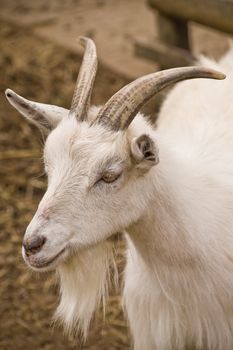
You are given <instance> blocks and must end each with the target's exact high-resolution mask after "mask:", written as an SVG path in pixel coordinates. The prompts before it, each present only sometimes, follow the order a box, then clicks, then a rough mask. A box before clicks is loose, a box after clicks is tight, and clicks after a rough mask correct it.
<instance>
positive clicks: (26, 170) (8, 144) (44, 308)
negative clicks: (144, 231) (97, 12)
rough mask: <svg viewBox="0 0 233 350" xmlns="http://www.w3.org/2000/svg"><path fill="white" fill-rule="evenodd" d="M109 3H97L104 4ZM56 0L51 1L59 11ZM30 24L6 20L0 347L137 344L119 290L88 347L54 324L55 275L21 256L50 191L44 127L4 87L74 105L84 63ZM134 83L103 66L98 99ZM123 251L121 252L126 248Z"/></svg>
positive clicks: (0, 132) (0, 147)
mask: <svg viewBox="0 0 233 350" xmlns="http://www.w3.org/2000/svg"><path fill="white" fill-rule="evenodd" d="M105 2H106V1H105ZM105 2H104V1H101V0H99V1H97V0H96V1H93V3H95V4H97V5H96V6H97V7H98V8H99V7H101V6H103V4H104V3H105ZM111 2H112V3H113V1H111ZM19 3H20V2H17V5H16V2H15V1H8V0H7V1H5V0H1V5H4V6H3V7H4V8H5V9H6V8H7V6H8V5H9V7H10V6H11V8H12V13H14V14H17V13H18V12H17V11H19V7H17V6H19ZM21 3H24V4H25V3H27V2H26V1H25V0H24V1H22V0H21ZM36 3H37V4H38V3H40V6H41V9H40V8H39V9H38V8H37V9H36V10H35V11H38V12H39V11H42V10H46V3H47V1H41V2H36ZM56 3H57V1H55V0H54V1H51V4H53V5H51V6H54V11H55V12H56ZM72 3H75V1H73V2H72V0H70V1H64V11H65V10H67V9H66V6H68V5H69V6H70V4H72ZM88 3H90V1H88ZM60 4H61V3H60ZM82 4H83V5H82V6H84V1H82ZM131 4H132V2H131ZM27 11H28V10H27V6H26V7H23V6H21V14H22V13H23V14H27V13H28V12H27ZM121 11H122V10H121ZM93 16H94V15H93ZM25 21H26V19H25ZM150 21H151V19H150ZM59 23H60V22H59ZM63 25H65V24H64V23H63ZM28 28H29V27H24V26H21V27H20V26H16V25H13V24H12V23H11V24H9V23H8V24H7V23H6V22H1V23H0V42H1V52H0V72H1V79H0V106H1V110H0V192H1V195H0V350H32V349H33V350H34V349H35V350H42V349H43V350H53V349H56V350H62V349H63V350H64V349H66V350H69V349H89V350H97V349H101V350H105V349H106V350H118V349H129V343H130V342H129V334H128V329H127V325H126V322H125V320H124V317H123V314H122V311H121V308H120V297H119V290H118V291H115V292H113V293H112V295H111V297H110V300H109V303H108V306H107V309H106V319H105V321H104V320H103V318H102V313H101V312H99V313H98V314H97V316H96V320H95V322H94V324H93V327H92V330H91V333H90V336H89V338H88V342H87V343H86V344H85V345H83V344H82V343H81V341H80V339H77V338H72V337H67V336H64V335H63V332H62V329H59V328H58V327H51V319H52V315H53V312H54V310H55V308H56V304H57V301H58V288H57V286H56V279H55V276H54V275H53V274H48V275H46V276H41V275H39V276H38V275H35V274H32V273H31V272H30V271H29V270H28V269H27V268H26V266H25V264H24V263H23V261H22V258H21V243H22V238H23V234H24V231H25V228H26V226H27V224H28V223H29V221H30V219H31V218H32V216H33V213H34V212H35V209H36V207H37V204H38V203H39V201H40V198H41V197H42V195H43V193H44V191H45V189H46V179H45V177H44V175H43V166H42V161H41V155H42V140H41V137H40V134H39V132H38V131H37V129H36V128H34V127H33V126H31V125H29V124H27V123H26V122H25V121H24V120H23V118H22V117H21V116H20V115H19V114H18V113H17V112H16V111H15V110H14V109H12V107H11V106H10V105H9V104H8V103H7V101H6V99H5V96H4V94H3V91H4V90H5V89H6V88H7V87H10V88H12V89H14V90H15V91H17V92H19V93H20V94H22V95H24V96H25V97H27V98H29V99H34V100H36V101H38V102H45V103H46V102H48V103H53V104H57V105H61V106H64V107H67V108H69V106H70V101H71V96H72V92H73V88H74V83H75V80H76V77H77V72H78V68H79V64H80V58H79V59H78V58H77V55H76V54H75V53H74V52H73V51H72V50H71V51H69V50H67V49H66V48H65V47H63V45H58V43H56V44H54V43H53V41H51V40H48V38H47V37H46V35H34V33H32V32H31V31H30V30H29V29H28ZM86 30H87V31H88V29H86ZM102 30H104V29H103V28H102ZM196 33H199V38H202V39H200V40H198V38H197V35H194V37H193V38H194V39H193V40H194V44H195V45H196V43H199V44H200V45H199V46H200V47H203V48H204V47H205V46H206V45H205V44H206V38H210V37H209V36H208V35H209V34H206V32H204V33H203V30H202V28H197V29H196ZM37 34H38V33H37ZM81 34H82V33H81ZM89 34H91V32H90V33H89ZM110 34H111V33H110ZM110 34H109V35H110ZM126 34H127V33H126ZM127 35H128V34H127ZM127 35H125V36H121V37H118V36H116V37H117V39H116V41H119V40H123V39H125V40H127V38H128V36H127ZM206 35H207V37H206ZM211 35H212V34H211ZM213 35H214V38H215V39H214V40H212V41H211V40H210V41H209V42H208V45H209V47H210V52H213V53H216V56H218V55H219V53H220V52H222V51H224V50H225V48H226V40H225V41H221V42H219V45H217V46H216V44H215V43H216V35H215V34H213ZM218 35H219V34H217V38H219V37H218ZM110 36H111V35H110ZM97 37H98V35H97ZM220 37H221V36H220ZM122 47H123V48H124V45H123V46H122ZM103 49H104V46H103ZM211 50H212V51H211ZM109 54H110V53H109ZM119 62H120V61H119ZM119 62H118V65H119ZM103 63H104V62H103ZM137 67H140V69H142V70H143V69H147V68H146V66H145V65H144V63H143V64H141V63H139V62H137V63H135V66H134V69H136V68H137ZM147 67H150V65H149V66H147ZM126 82H128V80H127V78H126V77H125V78H124V77H123V74H122V75H116V74H114V73H113V71H112V70H111V69H109V65H108V64H106V65H104V64H102V65H100V68H99V71H98V75H97V79H96V84H95V89H94V94H93V103H95V104H101V103H103V102H105V101H106V100H107V99H108V98H109V97H110V96H111V95H112V94H113V93H114V92H115V91H116V90H118V89H119V88H120V87H121V86H123V85H124V84H125V83H126ZM119 252H120V253H119V256H120V258H121V257H122V254H123V253H122V247H121V246H120V249H119ZM120 258H119V259H120Z"/></svg>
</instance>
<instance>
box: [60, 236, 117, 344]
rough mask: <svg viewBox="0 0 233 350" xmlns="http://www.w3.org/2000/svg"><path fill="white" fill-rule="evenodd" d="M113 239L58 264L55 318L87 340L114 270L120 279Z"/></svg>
mask: <svg viewBox="0 0 233 350" xmlns="http://www.w3.org/2000/svg"><path fill="white" fill-rule="evenodd" d="M113 247H114V246H113V243H112V242H109V241H105V242H102V243H99V244H98V245H96V246H93V247H91V248H88V249H87V250H84V251H82V252H79V253H78V254H77V255H74V256H73V257H72V258H71V259H69V261H68V262H66V263H64V264H62V265H61V266H60V267H59V268H58V270H57V271H58V275H59V279H60V303H59V305H58V308H57V310H56V313H55V316H54V319H55V322H56V321H60V322H62V323H63V325H64V329H65V331H66V332H67V333H68V334H70V333H72V334H73V333H75V334H77V333H80V334H81V335H82V337H83V340H84V341H85V340H86V338H87V333H88V330H89V327H90V323H91V320H92V317H93V315H94V312H95V310H96V309H97V308H98V307H99V306H100V305H101V304H102V303H103V310H105V307H104V306H105V300H106V298H107V296H108V286H109V282H110V277H111V272H112V271H113V272H114V281H115V282H117V269H116V264H115V259H114V251H113Z"/></svg>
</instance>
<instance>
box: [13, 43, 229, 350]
mask: <svg viewBox="0 0 233 350" xmlns="http://www.w3.org/2000/svg"><path fill="white" fill-rule="evenodd" d="M82 42H83V43H85V47H86V49H85V54H84V59H83V63H82V67H81V69H80V73H79V77H78V80H77V85H76V89H75V93H74V97H73V101H72V106H71V110H70V111H68V110H66V109H64V108H61V107H55V106H49V105H44V104H40V103H35V102H31V101H28V100H26V99H24V98H23V97H21V96H19V95H17V94H16V93H14V92H13V91H11V90H7V91H6V96H7V98H8V100H9V102H10V103H11V104H12V105H13V106H14V107H15V108H16V109H17V110H18V111H19V112H20V113H22V114H23V115H24V116H25V117H26V118H27V119H29V121H31V122H33V123H34V124H36V125H37V126H38V127H39V128H40V129H42V130H43V132H45V133H47V134H49V135H48V137H47V140H46V143H45V149H44V161H45V169H46V172H47V174H48V189H47V191H46V193H45V195H44V197H43V199H42V200H41V202H40V204H39V207H38V210H37V212H36V214H35V216H34V217H33V219H32V221H31V223H30V225H29V226H28V228H27V231H26V234H25V238H24V242H23V257H24V259H25V261H26V263H27V264H28V265H29V266H30V267H32V268H33V269H35V270H37V271H44V270H48V269H51V268H56V269H57V270H58V272H59V275H60V283H61V301H60V305H59V307H58V310H57V315H58V317H61V318H62V320H63V321H64V322H65V325H66V328H67V329H68V330H70V329H72V328H76V329H77V328H78V329H81V330H82V331H83V334H84V336H86V334H87V330H88V326H89V323H90V320H91V317H92V314H93V312H94V310H95V308H96V307H97V306H98V304H99V302H100V301H101V298H102V297H103V296H104V295H105V294H106V292H107V289H106V281H107V280H108V277H109V264H110V263H111V260H112V250H111V243H110V242H109V240H108V238H109V237H110V236H111V235H112V234H114V233H115V232H118V231H122V230H126V231H127V243H128V253H127V265H126V271H125V287H124V303H125V307H126V311H127V315H128V318H129V323H130V328H131V331H132V334H133V338H134V347H135V349H136V350H155V349H159V350H174V349H179V350H180V349H186V348H190V347H193V348H195V349H206V350H207V349H208V350H217V349H218V350H232V349H233V215H232V213H233V89H232V83H233V77H232V75H231V76H230V74H232V72H233V54H232V52H230V53H229V54H228V55H227V56H226V57H224V58H223V59H222V60H221V61H220V62H219V64H215V63H213V62H212V61H208V60H203V61H202V64H203V65H204V66H206V65H207V63H208V64H209V65H210V66H211V67H212V68H217V69H222V70H223V71H225V72H226V73H227V74H228V73H229V75H228V78H227V79H226V80H225V81H223V82H214V81H210V80H208V81H207V80H202V79H200V80H195V81H192V82H191V81H188V82H183V83H180V84H178V85H177V86H176V87H175V88H174V89H173V90H172V91H171V93H170V94H169V95H168V97H167V99H166V100H165V102H164V104H163V107H162V110H161V113H160V117H159V122H158V128H157V129H156V130H154V129H153V127H152V126H151V125H149V124H148V123H147V122H146V120H145V118H144V117H143V116H142V115H141V114H139V113H138V111H139V109H140V107H141V106H142V105H143V104H144V103H145V102H146V101H147V100H148V99H149V98H150V97H152V96H153V95H154V94H156V93H157V92H158V91H159V90H161V89H162V88H164V87H166V86H167V85H169V84H171V83H174V82H177V81H179V80H184V79H188V78H198V77H199V78H201V77H202V78H204V77H205V78H208V77H209V78H216V79H222V78H224V75H223V74H221V73H218V72H216V71H213V70H210V69H207V68H200V67H189V68H176V69H171V70H167V71H163V72H159V73H154V74H150V75H148V76H145V77H142V78H139V79H137V80H136V81H134V82H132V83H131V84H129V85H127V86H126V87H124V88H123V89H121V90H120V91H118V92H117V93H116V94H115V95H114V96H113V97H112V98H111V99H110V100H109V101H108V102H107V103H106V104H105V105H104V106H103V107H102V108H96V107H93V108H91V109H89V102H90V95H91V92H92V87H93V82H94V79H95V74H96V69H97V58H96V50H95V45H94V43H93V42H92V41H91V40H90V39H86V38H82ZM158 154H159V156H158Z"/></svg>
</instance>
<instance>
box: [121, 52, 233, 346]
mask: <svg viewBox="0 0 233 350" xmlns="http://www.w3.org/2000/svg"><path fill="white" fill-rule="evenodd" d="M202 63H203V64H208V66H212V67H215V68H218V69H220V70H222V71H224V72H225V73H226V74H227V79H226V80H225V81H224V82H223V83H222V84H220V85H219V84H217V83H216V82H212V81H207V80H205V81H203V80H195V81H185V82H182V83H179V84H178V85H177V86H176V87H175V88H173V90H172V91H171V92H170V94H169V95H168V96H167V98H166V100H165V102H164V104H163V106H162V109H161V112H160V115H159V120H158V128H157V130H156V131H152V130H150V135H153V136H154V137H153V138H154V139H155V140H156V141H157V143H158V144H159V158H160V162H159V164H158V165H157V167H156V169H153V170H151V178H150V179H148V182H149V183H148V187H150V188H151V184H152V183H153V185H154V186H153V189H151V191H153V199H152V200H151V202H150V205H149V206H148V207H147V208H146V210H145V213H144V215H143V217H142V218H141V219H140V220H139V221H137V222H136V223H134V224H132V225H131V226H130V227H129V228H128V229H127V231H128V254H127V266H126V272H125V288H124V302H125V306H126V310H127V314H128V317H129V322H130V326H131V330H132V333H133V335H134V340H135V349H137V350H140V349H147V350H152V349H159V350H170V349H171V350H174V349H179V350H180V349H186V348H187V347H188V348H189V347H190V348H195V349H209V350H217V349H224V350H230V349H233V277H232V271H233V215H232V212H233V103H232V101H233V89H232V85H233V50H231V51H230V52H229V53H228V54H227V55H226V56H225V57H224V58H223V59H222V60H221V61H220V62H219V63H218V64H215V63H213V62H211V61H209V60H207V59H202ZM143 122H144V120H143V121H141V120H137V119H135V121H134V122H133V123H132V129H133V130H132V132H133V133H135V134H137V133H138V132H141V131H142V128H143ZM144 123H145V122H144ZM145 132H148V131H147V130H145ZM138 200H140V196H139V197H138Z"/></svg>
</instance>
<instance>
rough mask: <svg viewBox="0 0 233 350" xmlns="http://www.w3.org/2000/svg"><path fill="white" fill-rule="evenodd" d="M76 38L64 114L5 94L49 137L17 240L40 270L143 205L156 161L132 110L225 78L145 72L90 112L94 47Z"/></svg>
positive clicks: (116, 227)
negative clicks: (34, 203)
mask: <svg viewBox="0 0 233 350" xmlns="http://www.w3.org/2000/svg"><path fill="white" fill-rule="evenodd" d="M81 41H82V43H84V44H85V54H84V60H83V63H82V66H81V69H80V72H79V76H78V79H77V84H76V88H75V92H74V97H73V101H72V105H71V109H70V111H68V110H66V109H64V108H60V107H56V106H49V105H44V104H40V103H35V102H31V101H29V100H26V99H24V98H23V97H21V96H19V95H17V94H16V93H14V92H13V91H11V90H7V91H6V96H7V98H8V100H9V102H10V103H11V104H12V105H13V106H14V107H15V108H16V109H17V110H18V111H19V112H21V113H22V114H23V115H24V116H25V117H26V118H27V119H28V120H29V121H31V122H32V123H34V124H36V125H37V126H38V127H39V128H40V129H41V130H42V132H43V133H46V134H47V135H48V137H47V140H46V143H45V150H44V161H45V168H46V172H47V174H48V189H47V191H46V193H45V195H44V197H43V199H42V200H41V203H40V205H39V207H38V210H37V212H36V214H35V216H34V217H33V219H32V221H31V223H30V225H29V226H28V228H27V231H26V234H25V238H24V242H23V257H24V259H25V261H26V262H27V263H28V264H29V266H31V267H32V268H34V269H37V270H40V271H41V270H47V269H50V268H54V267H56V266H57V265H58V264H59V263H60V262H62V261H63V260H64V259H67V258H68V256H70V255H71V254H72V253H73V252H75V251H76V250H79V249H84V248H86V247H88V246H90V245H94V244H96V243H98V242H100V241H102V240H104V239H106V238H108V237H110V236H111V235H112V234H113V233H115V232H117V231H120V230H122V229H123V228H126V227H127V226H128V225H129V224H130V223H132V222H134V221H135V220H137V219H138V218H139V217H140V215H141V214H142V213H143V211H144V210H145V207H146V205H147V203H148V201H149V199H150V197H151V195H153V194H152V191H151V188H152V185H150V182H148V181H147V179H148V177H147V176H146V174H148V170H149V169H150V168H151V166H154V165H155V164H157V162H158V151H157V148H156V146H155V143H154V141H153V140H152V138H151V137H150V136H149V135H146V134H142V135H140V132H139V131H138V130H137V131H138V132H137V133H136V135H135V134H134V136H136V137H134V138H133V136H132V135H133V133H132V132H130V129H129V130H128V127H129V125H130V123H131V122H132V121H133V119H134V118H135V116H136V115H137V113H138V110H139V108H140V107H141V106H142V105H143V104H144V103H145V102H146V101H147V100H148V99H149V98H150V97H151V96H153V95H154V94H155V93H157V92H158V91H159V90H161V89H163V88H165V87H166V86H168V85H169V84H171V83H174V82H176V81H179V80H184V79H187V78H198V77H202V78H204V77H207V78H215V79H222V78H224V75H223V74H221V73H219V72H215V71H211V70H209V69H206V68H198V67H189V68H176V69H172V70H168V71H162V72H158V73H153V74H149V75H147V76H145V77H142V78H139V79H137V80H136V81H135V82H133V83H131V84H129V85H127V86H125V87H124V88H122V89H121V90H120V91H118V92H117V93H116V94H115V95H114V96H113V97H112V98H111V99H110V100H109V101H108V102H107V103H106V104H105V105H104V106H103V107H102V108H101V109H100V110H99V111H97V110H96V112H98V113H96V115H94V116H93V115H90V109H89V102H90V95H91V92H92V87H93V83H94V79H95V74H96V69H97V56H96V49H95V44H94V43H93V41H92V40H90V39H87V38H82V39H81ZM92 114H93V113H92ZM130 135H131V136H130Z"/></svg>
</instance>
